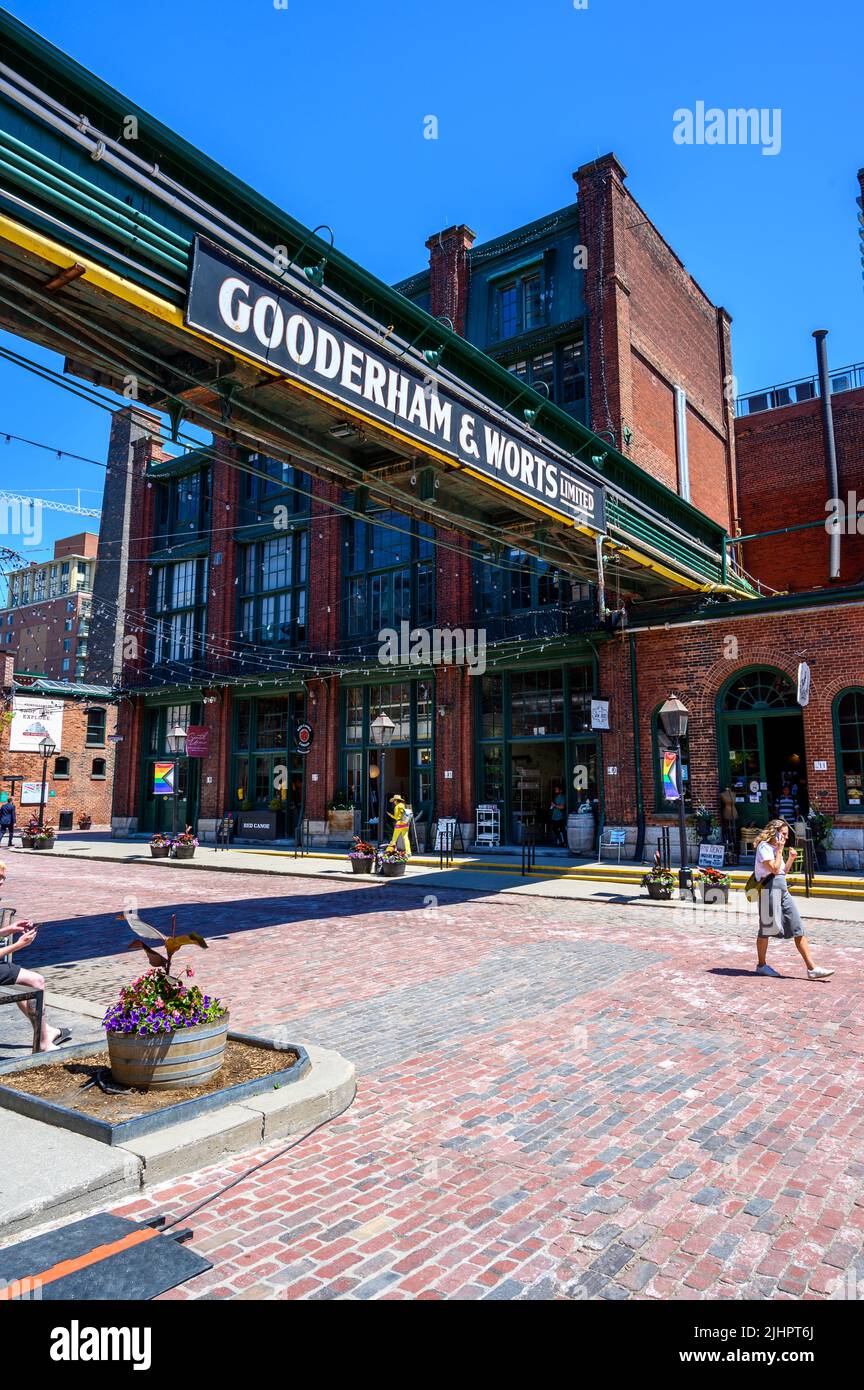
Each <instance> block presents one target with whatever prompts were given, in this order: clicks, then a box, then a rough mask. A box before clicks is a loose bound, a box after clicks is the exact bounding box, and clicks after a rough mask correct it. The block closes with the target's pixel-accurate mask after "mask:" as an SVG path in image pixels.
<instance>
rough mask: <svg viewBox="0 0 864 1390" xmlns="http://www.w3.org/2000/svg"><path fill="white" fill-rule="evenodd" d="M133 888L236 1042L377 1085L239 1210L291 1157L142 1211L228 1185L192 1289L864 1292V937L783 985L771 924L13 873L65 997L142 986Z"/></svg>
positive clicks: (795, 962)
mask: <svg viewBox="0 0 864 1390" xmlns="http://www.w3.org/2000/svg"><path fill="white" fill-rule="evenodd" d="M129 895H132V896H134V897H136V898H137V902H138V908H139V910H140V911H141V913H142V915H143V916H144V917H145V919H146V920H148V921H151V922H153V923H154V924H155V925H157V926H159V927H160V928H161V929H163V930H164V929H165V928H166V927H168V926H170V916H171V913H172V912H176V914H177V924H178V928H179V929H189V928H191V929H194V930H198V931H201V932H202V933H203V934H204V935H206V936H207V938H208V941H209V944H210V950H209V951H208V952H207V954H206V955H205V954H203V953H201V954H200V955H199V956H198V957H197V958H196V959H195V961H194V965H195V968H196V983H200V984H201V985H202V986H203V987H204V988H205V989H207V990H208V991H209V992H211V993H218V994H219V995H220V996H221V997H222V998H223V999H225V1000H226V1001H227V1002H229V1003H230V1008H231V1016H232V1024H233V1025H234V1026H235V1027H241V1028H246V1027H255V1028H260V1029H262V1030H263V1031H267V1030H273V1029H276V1028H279V1027H284V1028H286V1030H287V1035H288V1036H290V1037H291V1038H292V1039H294V1040H296V1041H300V1042H304V1041H310V1042H313V1043H318V1044H321V1045H323V1046H326V1047H328V1048H334V1049H337V1050H338V1051H340V1052H342V1053H343V1054H344V1055H345V1056H347V1057H349V1058H350V1059H352V1060H353V1061H354V1062H355V1063H356V1065H357V1070H358V1094H357V1098H356V1101H355V1102H354V1105H353V1106H352V1107H351V1108H350V1110H348V1111H347V1112H346V1113H345V1114H344V1115H342V1116H341V1118H339V1119H337V1120H336V1121H334V1122H333V1123H331V1124H330V1125H328V1126H325V1127H324V1128H323V1129H322V1130H319V1131H318V1132H317V1133H315V1134H314V1135H313V1136H312V1137H311V1138H310V1139H308V1140H306V1141H305V1142H303V1143H301V1144H300V1145H299V1146H298V1147H296V1148H295V1149H293V1151H291V1152H289V1153H286V1154H284V1156H281V1157H278V1158H276V1160H275V1161H274V1162H272V1163H270V1164H268V1165H267V1166H266V1167H264V1168H261V1169H260V1170H259V1171H258V1172H256V1173H255V1174H254V1175H252V1176H251V1177H249V1178H248V1179H246V1180H244V1181H243V1182H242V1183H241V1184H240V1185H239V1186H237V1187H235V1188H232V1189H231V1190H230V1191H229V1192H227V1193H226V1194H225V1195H224V1196H222V1197H218V1196H215V1195H214V1194H216V1193H217V1192H218V1190H219V1189H220V1188H221V1187H222V1186H224V1185H225V1184H226V1183H228V1182H230V1181H232V1180H233V1179H235V1178H236V1177H237V1176H238V1175H240V1174H242V1173H243V1172H244V1171H245V1170H246V1169H248V1168H251V1167H252V1166H253V1164H255V1163H259V1162H260V1161H261V1160H262V1159H266V1158H268V1157H270V1156H271V1155H272V1154H276V1153H278V1151H279V1149H280V1148H281V1147H284V1142H283V1144H274V1145H272V1146H271V1147H270V1148H262V1149H259V1150H256V1151H254V1152H252V1153H249V1154H244V1155H242V1156H238V1157H235V1158H233V1159H232V1160H230V1161H227V1162H225V1163H223V1164H220V1165H217V1166H214V1167H212V1168H210V1169H207V1170H205V1171H203V1172H201V1173H194V1174H191V1175H189V1176H188V1177H187V1178H186V1179H185V1180H182V1181H173V1182H171V1183H167V1184H164V1185H162V1186H161V1187H155V1188H153V1189H149V1190H148V1191H147V1194H146V1196H144V1197H143V1198H141V1199H139V1200H136V1201H134V1202H131V1203H129V1202H127V1203H126V1204H124V1205H123V1206H122V1207H120V1208H118V1210H120V1211H121V1212H123V1213H125V1214H134V1215H136V1216H137V1215H146V1214H148V1213H151V1212H160V1213H166V1214H168V1215H169V1216H173V1215H175V1214H180V1213H182V1212H183V1211H184V1210H185V1209H186V1208H188V1207H190V1206H192V1205H193V1204H195V1203H197V1202H199V1201H200V1200H201V1199H202V1198H203V1197H205V1196H208V1195H214V1200H213V1201H212V1203H211V1204H210V1205H208V1206H207V1207H206V1208H205V1209H204V1210H202V1211H201V1212H200V1213H199V1214H196V1215H195V1216H194V1217H193V1218H192V1219H191V1221H190V1224H191V1226H192V1227H193V1229H194V1232H195V1236H194V1240H193V1247H194V1248H195V1249H197V1250H200V1251H201V1252H203V1253H205V1254H206V1255H207V1256H208V1258H209V1259H211V1260H212V1261H213V1264H214V1268H213V1270H212V1271H210V1272H209V1273H207V1274H205V1275H202V1276H200V1277H199V1278H198V1279H196V1280H194V1281H193V1282H191V1283H189V1284H187V1285H185V1286H184V1287H183V1288H182V1289H180V1290H177V1291H175V1293H174V1294H173V1295H171V1296H172V1297H176V1298H196V1297H198V1298H200V1297H202V1296H218V1297H225V1296H232V1295H233V1296H238V1295H239V1296H243V1297H255V1298H259V1297H274V1298H279V1297H286V1296H287V1297H292V1298H295V1297H312V1298H332V1297H346V1296H347V1297H352V1298H358V1299H366V1298H379V1297H383V1298H410V1297H418V1296H419V1297H423V1298H443V1297H452V1296H456V1297H460V1298H503V1299H510V1298H548V1297H555V1296H559V1295H563V1296H569V1297H573V1298H595V1297H602V1298H613V1299H628V1298H640V1299H645V1298H647V1299H656V1298H680V1299H698V1298H705V1297H709V1298H717V1297H719V1298H724V1299H728V1298H750V1297H758V1298H776V1297H780V1298H783V1297H787V1298H800V1297H808V1298H820V1299H821V1298H825V1297H829V1296H830V1295H831V1294H832V1292H834V1291H835V1290H840V1291H841V1292H842V1290H843V1289H844V1288H848V1287H849V1281H850V1280H852V1279H854V1278H857V1279H859V1280H860V1279H862V1278H864V1162H862V1158H861V1155H862V1152H864V1103H862V1099H861V1086H862V1077H864V1008H862V983H861V962H862V952H861V946H860V945H859V944H858V936H859V928H858V927H857V925H856V924H854V923H842V922H831V923H828V922H826V923H825V924H824V925H822V924H819V923H814V924H813V926H812V929H811V928H810V927H809V926H808V931H809V935H810V941H811V947H812V949H813V952H814V955H815V958H816V960H817V961H818V963H819V964H820V965H824V966H827V967H831V968H834V969H835V970H836V974H835V975H834V977H833V979H831V980H830V982H828V983H827V984H823V983H811V982H809V981H808V980H807V978H806V974H805V972H804V969H803V965H802V962H801V960H800V958H799V956H798V954H797V952H796V951H795V950H794V947H792V946H791V944H789V945H786V944H783V943H781V944H779V945H772V947H771V948H770V954H769V960H770V961H772V962H773V964H774V965H775V967H776V968H777V969H779V970H781V971H782V972H783V978H782V979H776V980H774V979H768V978H762V977H757V976H756V975H755V974H754V973H753V967H754V964H755V959H754V957H755V951H754V946H753V942H752V939H751V938H752V935H753V934H754V928H751V927H748V926H744V925H742V924H740V923H739V924H737V925H730V926H729V928H728V930H727V931H726V932H725V933H722V932H721V931H720V930H719V929H717V928H716V927H712V928H711V929H710V930H705V929H702V928H700V927H699V926H698V924H694V922H692V921H691V920H690V918H689V916H688V915H687V914H673V913H664V912H660V911H657V910H652V909H649V908H648V907H638V906H623V907H622V906H620V905H616V904H610V905H609V906H598V905H597V904H596V903H585V902H565V901H560V900H554V901H547V900H543V899H539V898H531V899H519V900H516V899H513V898H506V897H504V896H498V897H494V896H483V897H475V898H473V899H472V898H471V897H469V896H468V895H466V894H464V893H458V894H457V893H452V892H446V893H445V892H442V893H441V895H440V897H439V898H438V899H437V900H436V898H435V897H434V896H433V895H432V894H430V893H429V892H428V891H419V890H415V889H413V888H410V887H405V886H403V885H396V886H390V887H385V886H383V885H378V884H374V883H369V884H364V885H362V886H360V885H354V884H352V883H349V882H340V883H329V884H327V885H326V888H323V887H322V886H321V885H320V884H319V883H317V882H316V881H315V880H313V879H310V878H305V879H300V878H285V877H276V876H269V875H268V876H260V875H249V874H247V875H244V874H235V873H224V872H215V871H207V872H199V871H195V872H194V873H189V874H182V873H180V872H175V871H165V870H162V869H160V868H159V867H158V866H149V865H142V866H117V867H115V866H114V865H110V864H104V863H98V862H81V863H77V864H74V865H71V864H70V863H69V862H68V861H65V860H60V859H56V860H52V859H51V858H50V857H49V856H39V857H38V858H37V857H36V856H32V855H31V856H28V855H24V854H13V855H11V856H10V858H9V879H8V882H7V892H6V898H5V901H6V903H8V904H14V905H15V906H16V907H17V909H18V912H19V914H20V915H22V916H28V917H34V918H35V919H36V920H37V921H40V922H42V923H44V926H43V927H42V928H41V930H40V934H39V939H38V941H37V943H36V945H35V946H34V947H33V948H32V949H31V950H30V951H29V952H28V953H27V956H28V959H27V963H28V965H31V966H33V967H35V968H39V969H43V970H44V971H45V974H46V976H47V978H48V988H49V990H53V991H56V992H61V993H63V994H67V995H77V996H79V997H80V998H83V999H87V1000H92V1001H98V1002H99V1003H101V1004H107V1003H108V1002H109V1001H110V999H111V998H112V996H113V994H114V992H115V990H116V988H117V986H118V985H119V983H120V982H121V981H122V980H124V979H125V978H128V977H129V976H130V974H132V973H134V971H135V969H136V967H137V966H138V965H139V964H140V960H141V958H140V957H134V956H131V955H129V954H127V952H126V946H127V942H128V929H127V927H126V926H125V924H124V923H123V922H122V920H118V914H119V913H120V912H121V909H122V906H123V902H124V899H125V898H126V897H127V896H129ZM5 1012H6V1013H7V1014H8V1013H9V1012H10V1011H9V1010H6V1011H5ZM0 1032H2V1018H0ZM844 1296H848V1293H847V1294H845V1295H844Z"/></svg>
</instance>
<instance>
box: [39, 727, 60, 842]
mask: <svg viewBox="0 0 864 1390" xmlns="http://www.w3.org/2000/svg"><path fill="white" fill-rule="evenodd" d="M39 752H40V753H41V754H42V793H41V795H40V797H39V829H40V830H41V829H42V827H43V825H44V824H45V788H46V786H47V783H48V759H49V758H53V757H54V754H55V753H56V752H57V745H56V743H52V742H51V740H50V738H43V739H42V740H41V742H40V744H39Z"/></svg>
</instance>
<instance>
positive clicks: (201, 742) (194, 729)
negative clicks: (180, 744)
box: [186, 724, 210, 758]
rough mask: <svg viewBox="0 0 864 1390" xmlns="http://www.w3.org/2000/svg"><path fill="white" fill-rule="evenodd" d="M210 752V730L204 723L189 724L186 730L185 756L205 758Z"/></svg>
mask: <svg viewBox="0 0 864 1390" xmlns="http://www.w3.org/2000/svg"><path fill="white" fill-rule="evenodd" d="M209 753H210V730H209V729H208V728H207V726H206V724H190V725H189V728H188V729H187V730H186V757H187V758H206V757H208V756H209Z"/></svg>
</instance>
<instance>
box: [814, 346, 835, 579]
mask: <svg viewBox="0 0 864 1390" xmlns="http://www.w3.org/2000/svg"><path fill="white" fill-rule="evenodd" d="M813 337H814V338H815V339H816V362H817V365H818V368H819V394H820V395H821V397H822V435H823V438H824V441H825V462H826V465H827V472H828V496H829V498H835V499H836V498H839V496H840V483H839V480H838V477H837V450H836V448H835V445H834V412H833V410H832V408H831V380H830V378H829V376H828V349H827V347H826V346H825V339H826V338H827V337H828V330H827V329H825V328H817V329H816V330H815V331H814V333H813ZM835 507H836V502H835ZM829 535H830V550H829V558H828V578H829V579H839V578H840V527H839V521H838V520H835V521H834V523H833V525H832V527H831V531H830V533H829Z"/></svg>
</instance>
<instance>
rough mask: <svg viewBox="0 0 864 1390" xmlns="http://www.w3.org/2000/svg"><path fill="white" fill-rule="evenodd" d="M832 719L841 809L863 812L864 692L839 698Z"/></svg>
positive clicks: (845, 694) (853, 692)
mask: <svg viewBox="0 0 864 1390" xmlns="http://www.w3.org/2000/svg"><path fill="white" fill-rule="evenodd" d="M834 717H835V735H836V745H837V771H838V775H839V780H840V806H841V810H843V811H864V689H862V690H847V691H845V692H844V693H843V694H842V695H839V696H838V697H837V700H836V701H835V705H834Z"/></svg>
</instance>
